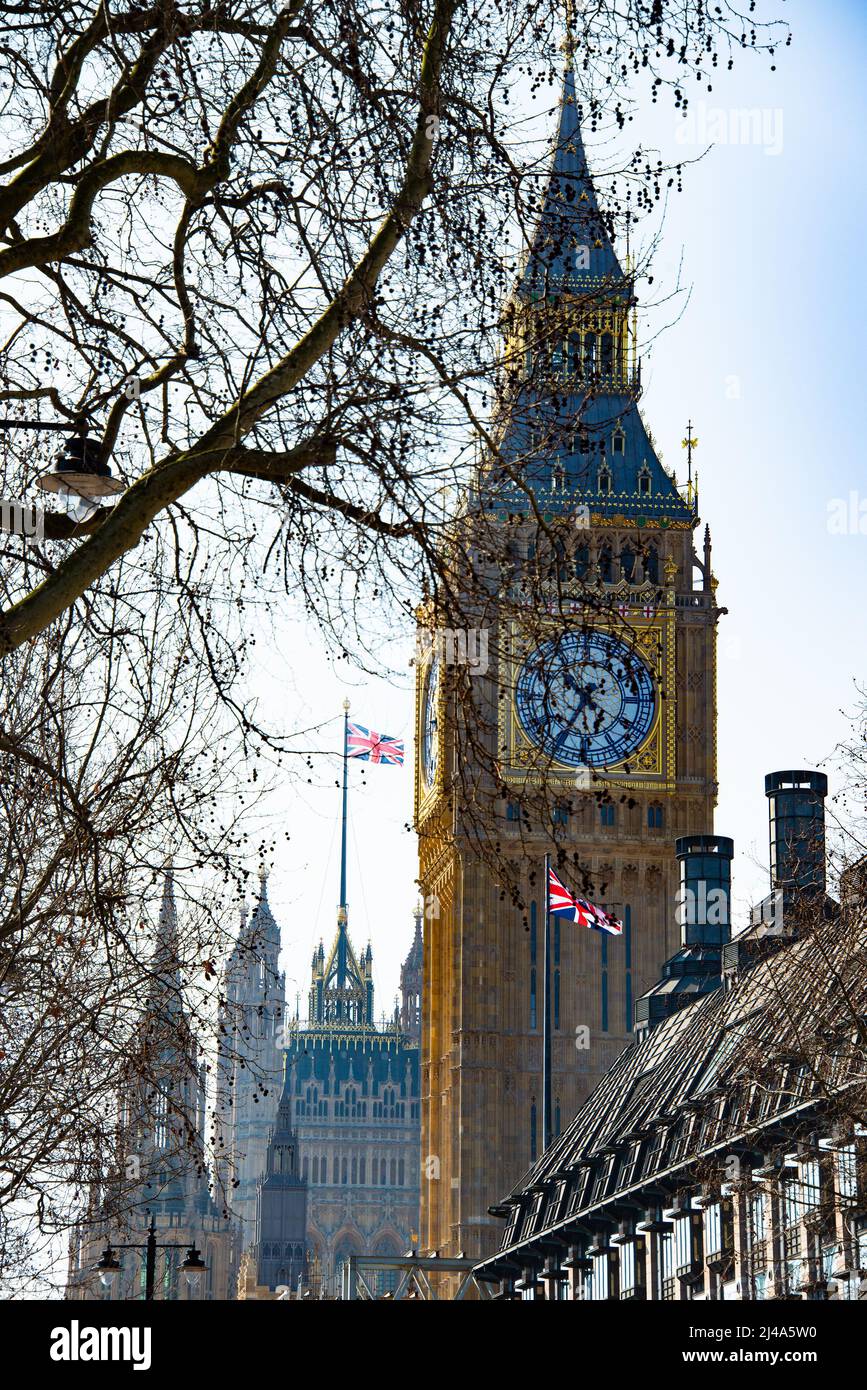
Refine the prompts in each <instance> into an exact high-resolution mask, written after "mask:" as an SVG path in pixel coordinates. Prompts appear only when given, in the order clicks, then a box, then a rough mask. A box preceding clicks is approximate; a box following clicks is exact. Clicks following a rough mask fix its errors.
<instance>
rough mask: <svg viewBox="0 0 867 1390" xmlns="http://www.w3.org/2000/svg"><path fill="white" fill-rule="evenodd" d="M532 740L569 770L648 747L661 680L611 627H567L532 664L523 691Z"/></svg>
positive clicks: (520, 698)
mask: <svg viewBox="0 0 867 1390" xmlns="http://www.w3.org/2000/svg"><path fill="white" fill-rule="evenodd" d="M515 705H516V709H517V713H518V718H519V719H520V721H521V724H522V726H523V728H524V732H525V733H526V734H527V737H528V738H530V739H531V740H532V742H533V743H534V744H535V746H536V747H537V748H539V749H541V750H542V751H543V752H544V753H546V754H547V755H548V756H549V757H551V758H554V759H556V761H557V762H560V763H565V764H566V765H567V766H569V767H611V766H613V765H614V764H615V763H620V762H623V760H624V759H625V758H628V757H629V755H630V753H634V752H635V750H636V749H637V748H639V747H640V746H641V744H642V743H643V742H644V740H645V739H646V738H647V735H648V734H649V733H650V729H651V726H652V724H653V713H654V694H653V678H652V676H651V674H650V671H649V670H648V669H647V667H646V666H645V664H644V662H643V661H642V660H641V659H640V658H639V657H637V656H636V655H635V653H634V652H632V651H630V649H629V647H627V646H626V644H625V643H624V642H621V641H620V640H619V638H617V637H612V636H611V634H610V633H607V632H592V631H591V632H567V633H566V634H565V636H563V637H559V638H556V639H555V640H553V641H551V642H545V643H543V645H542V646H541V647H539V648H538V650H537V651H535V652H534V653H533V654H532V656H530V657H529V658H528V660H527V661H526V662H525V663H524V665H523V667H522V668H521V671H520V673H519V675H518V684H517V688H516V692H515Z"/></svg>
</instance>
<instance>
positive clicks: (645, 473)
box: [638, 463, 650, 497]
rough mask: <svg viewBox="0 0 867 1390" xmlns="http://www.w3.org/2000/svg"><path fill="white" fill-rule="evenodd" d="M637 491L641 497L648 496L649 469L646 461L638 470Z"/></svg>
mask: <svg viewBox="0 0 867 1390" xmlns="http://www.w3.org/2000/svg"><path fill="white" fill-rule="evenodd" d="M638 491H639V492H640V494H641V496H642V497H649V496H650V469H649V468H648V466H647V464H646V463H643V464H642V465H641V467H640V469H639V470H638Z"/></svg>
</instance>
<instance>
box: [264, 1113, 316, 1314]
mask: <svg viewBox="0 0 867 1390" xmlns="http://www.w3.org/2000/svg"><path fill="white" fill-rule="evenodd" d="M256 1228H257V1245H256V1261H257V1280H258V1283H259V1284H262V1285H265V1286H267V1287H268V1288H269V1289H276V1288H279V1287H280V1286H281V1285H283V1286H285V1287H286V1288H290V1289H292V1290H295V1289H297V1288H298V1286H299V1284H303V1283H306V1280H307V1183H306V1181H305V1180H304V1179H303V1178H302V1177H301V1174H300V1165H299V1162H298V1140H297V1138H296V1136H295V1131H294V1129H293V1127H292V1098H291V1096H287V1095H284V1096H283V1098H282V1100H281V1101H280V1104H279V1106H278V1109H277V1119H276V1121H275V1123H274V1128H273V1130H272V1132H271V1134H270V1136H269V1140H268V1149H267V1153H266V1163H265V1172H264V1176H263V1178H262V1180H261V1182H260V1183H259V1185H258V1202H257V1215H256Z"/></svg>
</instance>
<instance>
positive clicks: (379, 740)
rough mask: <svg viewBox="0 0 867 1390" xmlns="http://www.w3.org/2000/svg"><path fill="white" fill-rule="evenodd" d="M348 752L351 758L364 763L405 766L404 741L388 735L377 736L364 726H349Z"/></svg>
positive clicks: (347, 729)
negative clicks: (358, 759)
mask: <svg viewBox="0 0 867 1390" xmlns="http://www.w3.org/2000/svg"><path fill="white" fill-rule="evenodd" d="M346 751H347V754H348V755H349V757H350V758H361V759H362V760H363V761H364V762H371V763H387V764H389V765H391V766H397V767H402V766H403V741H402V740H401V739H397V738H389V736H388V734H375V733H374V732H373V730H372V729H365V727H364V725H363V724H347V726H346Z"/></svg>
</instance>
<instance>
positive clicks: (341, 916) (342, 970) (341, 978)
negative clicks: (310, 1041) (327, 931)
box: [337, 700, 349, 989]
mask: <svg viewBox="0 0 867 1390" xmlns="http://www.w3.org/2000/svg"><path fill="white" fill-rule="evenodd" d="M348 786H349V701H348V700H344V701H343V825H342V831H341V837H340V907H339V909H338V912H337V924H338V927H340V928H342V930H341V931H340V938H339V941H338V946H337V985H338V988H339V989H343V988H344V986H345V984H346V808H347V788H348Z"/></svg>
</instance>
